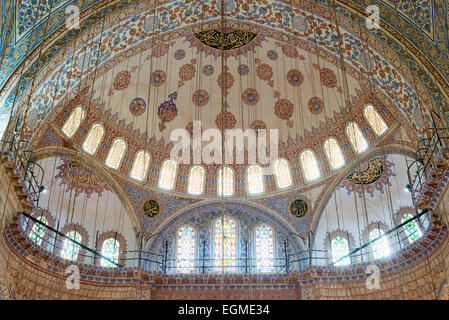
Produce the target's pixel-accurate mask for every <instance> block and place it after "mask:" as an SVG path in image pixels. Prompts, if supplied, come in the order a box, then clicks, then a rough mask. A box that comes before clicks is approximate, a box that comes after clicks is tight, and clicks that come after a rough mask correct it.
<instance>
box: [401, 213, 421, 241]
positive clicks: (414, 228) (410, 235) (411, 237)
mask: <svg viewBox="0 0 449 320" xmlns="http://www.w3.org/2000/svg"><path fill="white" fill-rule="evenodd" d="M412 218H413V216H412V215H411V214H410V213H406V214H404V215H403V216H402V218H401V223H404V222H406V221H408V220H410V219H412ZM404 230H405V234H406V235H407V239H408V242H409V243H413V242H415V241H416V240H418V239H419V238H420V237H421V236H422V232H421V229H420V228H419V226H418V224H417V223H416V220H413V221H410V222H409V223H407V224H405V225H404Z"/></svg>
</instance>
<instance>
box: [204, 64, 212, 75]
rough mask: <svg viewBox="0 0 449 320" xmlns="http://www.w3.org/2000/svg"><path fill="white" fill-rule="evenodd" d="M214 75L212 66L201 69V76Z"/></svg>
mask: <svg viewBox="0 0 449 320" xmlns="http://www.w3.org/2000/svg"><path fill="white" fill-rule="evenodd" d="M213 73H214V66H212V65H210V64H208V65H205V66H204V67H203V74H204V75H205V76H211V75H212V74H213Z"/></svg>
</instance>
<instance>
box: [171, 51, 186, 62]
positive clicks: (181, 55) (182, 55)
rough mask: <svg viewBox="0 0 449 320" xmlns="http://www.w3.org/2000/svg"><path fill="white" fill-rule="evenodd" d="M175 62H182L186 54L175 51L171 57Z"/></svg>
mask: <svg viewBox="0 0 449 320" xmlns="http://www.w3.org/2000/svg"><path fill="white" fill-rule="evenodd" d="M173 56H174V58H175V59H176V60H182V59H184V57H185V56H186V52H185V51H184V50H182V49H179V50H176V51H175V54H174V55H173Z"/></svg>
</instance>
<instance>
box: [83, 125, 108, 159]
mask: <svg viewBox="0 0 449 320" xmlns="http://www.w3.org/2000/svg"><path fill="white" fill-rule="evenodd" d="M103 134H104V129H103V126H102V125H101V124H98V123H97V124H94V125H93V126H92V129H90V131H89V134H88V135H87V138H86V140H85V141H84V143H83V149H84V151H86V152H87V153H89V154H91V155H93V154H94V153H95V151H97V148H98V145H99V144H100V141H101V138H103Z"/></svg>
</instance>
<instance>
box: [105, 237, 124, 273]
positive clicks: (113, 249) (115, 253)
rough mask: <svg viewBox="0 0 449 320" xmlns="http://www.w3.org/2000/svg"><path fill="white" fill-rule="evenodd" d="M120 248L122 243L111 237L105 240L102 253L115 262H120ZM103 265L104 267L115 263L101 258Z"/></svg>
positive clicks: (112, 265)
mask: <svg viewBox="0 0 449 320" xmlns="http://www.w3.org/2000/svg"><path fill="white" fill-rule="evenodd" d="M119 250H120V243H119V242H118V241H117V240H116V239H114V238H109V239H106V240H105V241H104V242H103V246H102V247H101V255H102V256H103V257H106V258H108V259H109V260H111V261H113V262H115V263H118V257H119ZM101 265H102V266H103V267H115V264H114V263H112V262H110V261H108V260H106V259H104V258H101Z"/></svg>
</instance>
